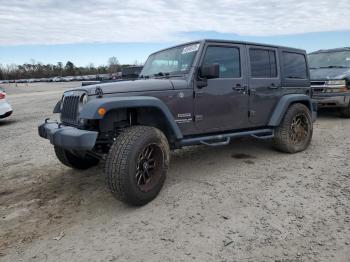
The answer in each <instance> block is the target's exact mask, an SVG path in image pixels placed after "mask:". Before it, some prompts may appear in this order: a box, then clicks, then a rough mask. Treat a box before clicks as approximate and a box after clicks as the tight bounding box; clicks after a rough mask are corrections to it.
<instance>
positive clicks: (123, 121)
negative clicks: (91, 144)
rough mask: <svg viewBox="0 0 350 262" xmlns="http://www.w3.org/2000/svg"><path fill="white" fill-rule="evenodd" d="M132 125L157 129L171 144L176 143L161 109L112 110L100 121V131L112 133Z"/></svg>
mask: <svg viewBox="0 0 350 262" xmlns="http://www.w3.org/2000/svg"><path fill="white" fill-rule="evenodd" d="M132 125H144V126H152V127H156V128H158V129H159V130H161V131H162V132H163V133H164V135H165V136H166V137H167V139H168V141H169V143H171V142H174V141H175V133H174V131H173V130H172V128H171V126H170V124H169V120H168V119H167V118H166V116H165V115H164V113H163V112H162V111H161V110H160V109H158V108H154V107H142V108H123V109H115V110H111V111H109V112H107V114H106V115H105V117H104V118H103V119H101V120H100V123H99V129H100V131H101V132H111V131H114V130H116V129H120V128H125V127H128V126H132Z"/></svg>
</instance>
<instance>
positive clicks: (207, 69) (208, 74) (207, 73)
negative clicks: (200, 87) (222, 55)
mask: <svg viewBox="0 0 350 262" xmlns="http://www.w3.org/2000/svg"><path fill="white" fill-rule="evenodd" d="M200 76H201V77H203V78H206V79H212V78H219V76H220V65H219V64H217V63H215V64H211V65H208V66H203V67H201V69H200Z"/></svg>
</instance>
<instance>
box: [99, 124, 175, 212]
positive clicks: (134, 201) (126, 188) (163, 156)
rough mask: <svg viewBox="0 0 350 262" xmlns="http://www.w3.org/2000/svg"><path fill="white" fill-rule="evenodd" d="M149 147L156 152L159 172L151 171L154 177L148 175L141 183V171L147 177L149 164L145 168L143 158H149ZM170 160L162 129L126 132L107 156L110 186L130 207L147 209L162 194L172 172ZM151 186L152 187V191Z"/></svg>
mask: <svg viewBox="0 0 350 262" xmlns="http://www.w3.org/2000/svg"><path fill="white" fill-rule="evenodd" d="M148 147H152V148H154V149H153V151H152V152H153V153H151V154H154V156H153V158H155V159H156V160H155V161H154V166H155V167H156V168H155V169H152V170H151V171H150V174H151V175H150V174H149V173H148V171H147V177H148V178H147V179H145V176H143V177H142V179H141V178H140V172H141V171H140V170H141V169H142V172H141V173H142V174H144V173H143V172H144V171H143V169H144V167H143V166H144V163H145V162H147V161H146V160H145V162H143V164H142V163H141V160H142V159H146V158H142V157H143V156H144V155H146V154H147V153H145V150H146V149H147V148H148ZM150 158H151V156H150ZM169 158H170V149H169V144H168V140H167V138H166V137H165V135H164V134H163V133H162V132H161V131H160V130H159V129H157V128H154V127H149V126H132V127H129V128H126V129H125V130H123V131H122V132H121V133H120V134H119V135H118V137H117V139H116V141H115V142H114V143H113V145H112V146H111V148H110V150H109V153H108V155H107V159H106V163H105V175H106V183H107V185H108V187H109V189H110V191H111V193H112V194H113V195H114V196H115V197H116V198H117V199H119V200H121V201H123V202H125V203H127V204H128V205H133V206H142V205H145V204H147V203H148V202H150V201H152V200H153V199H154V198H155V197H156V196H157V195H158V193H159V191H160V190H161V188H162V186H163V184H164V181H165V177H166V173H167V170H168V166H169ZM150 161H151V160H150ZM150 163H151V162H150ZM147 165H148V164H147ZM150 165H151V164H150ZM150 165H149V166H150ZM145 169H147V168H145ZM152 171H153V172H152ZM152 179H153V180H152ZM147 181H148V182H147ZM142 182H144V185H142ZM147 183H149V184H148V187H147ZM142 186H144V187H142Z"/></svg>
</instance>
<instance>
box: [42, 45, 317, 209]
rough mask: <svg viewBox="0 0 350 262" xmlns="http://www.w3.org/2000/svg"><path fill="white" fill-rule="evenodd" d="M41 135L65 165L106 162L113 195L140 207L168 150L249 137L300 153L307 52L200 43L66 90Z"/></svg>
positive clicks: (304, 135) (308, 124)
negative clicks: (129, 72)
mask: <svg viewBox="0 0 350 262" xmlns="http://www.w3.org/2000/svg"><path fill="white" fill-rule="evenodd" d="M54 113H59V114H60V122H56V121H50V120H49V119H46V120H45V123H43V124H42V125H40V126H39V128H38V129H39V135H40V136H41V137H43V138H46V139H49V140H50V142H51V143H52V144H53V145H54V149H55V152H56V156H57V158H58V159H59V160H60V161H61V162H62V163H63V164H64V165H66V166H69V167H72V168H76V169H86V168H89V167H91V166H94V165H97V164H98V163H99V161H101V160H102V161H103V162H104V163H105V169H104V172H105V176H106V181H107V184H108V186H109V188H110V191H111V192H112V194H113V195H114V196H116V197H117V198H118V199H120V200H122V201H124V202H126V203H128V204H130V205H144V204H146V203H148V202H149V201H151V200H153V199H154V198H155V197H156V196H157V194H158V193H159V191H160V190H161V188H162V186H163V183H164V180H165V176H166V173H167V170H168V167H169V160H170V150H171V149H179V148H182V147H184V146H190V145H207V146H222V145H227V144H229V143H230V140H231V139H234V138H238V137H243V136H251V137H254V138H258V139H271V140H272V142H273V144H274V146H275V147H276V148H277V149H278V150H280V151H283V152H288V153H296V152H300V151H303V150H305V149H306V148H307V147H308V146H309V144H310V141H311V138H312V132H313V121H314V120H315V119H316V104H315V103H313V102H312V100H311V97H310V79H309V70H308V62H307V55H306V53H305V51H303V50H299V49H294V48H287V47H279V46H272V45H263V44H256V43H246V42H236V41H222V40H202V41H197V42H190V43H186V44H182V45H179V46H175V47H171V48H168V49H165V50H161V51H159V52H156V53H153V54H151V55H150V56H149V58H148V59H147V61H146V63H145V65H144V67H143V69H142V72H141V74H140V77H139V79H138V80H134V81H121V82H114V83H107V84H98V85H92V86H86V87H79V88H77V89H72V90H68V91H66V92H64V94H63V96H62V99H61V100H60V101H58V103H57V104H56V106H55V108H54Z"/></svg>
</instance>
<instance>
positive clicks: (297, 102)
mask: <svg viewBox="0 0 350 262" xmlns="http://www.w3.org/2000/svg"><path fill="white" fill-rule="evenodd" d="M293 104H303V105H304V106H306V107H307V108H308V109H309V110H310V112H311V111H312V108H311V105H310V102H309V101H307V100H300V101H293V102H292V103H290V104H289V106H288V108H289V107H290V106H291V105H293Z"/></svg>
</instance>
